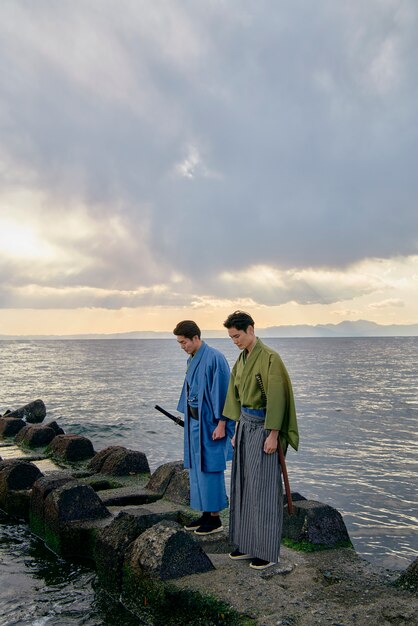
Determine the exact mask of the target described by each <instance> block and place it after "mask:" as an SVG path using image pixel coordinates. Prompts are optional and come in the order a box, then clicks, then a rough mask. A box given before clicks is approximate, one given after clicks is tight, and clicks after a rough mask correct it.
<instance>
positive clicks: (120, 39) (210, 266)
mask: <svg viewBox="0 0 418 626" xmlns="http://www.w3.org/2000/svg"><path fill="white" fill-rule="evenodd" d="M417 14H418V7H417V5H416V2H415V1H414V0H410V1H408V0H404V1H402V0H398V1H396V0H387V1H385V2H382V1H381V0H370V1H369V2H366V3H365V2H364V1H360V0H359V1H357V0H353V1H352V2H349V3H339V2H334V1H333V0H320V1H319V2H314V3H313V2H308V1H301V2H298V3H294V2H292V3H291V2H289V3H280V4H277V3H276V2H273V1H269V0H266V1H261V2H258V3H253V2H237V1H235V0H229V1H228V2H223V1H219V2H208V1H206V2H204V1H201V2H195V1H192V0H189V1H188V2H187V1H183V2H178V1H176V0H171V2H169V3H167V2H161V1H159V0H155V1H153V2H152V3H151V2H145V1H142V2H141V1H139V2H137V1H135V2H134V1H133V0H124V1H121V2H116V1H115V0H114V1H111V0H102V1H101V2H92V1H90V2H85V1H81V0H73V1H71V2H69V1H68V2H66V1H64V2H59V3H54V2H51V1H47V0H38V1H37V2H36V3H28V2H24V1H23V0H22V1H19V0H17V1H14V2H11V1H6V2H3V3H2V4H1V7H0V181H1V188H2V190H3V191H4V193H7V194H8V196H7V197H14V196H15V195H16V194H17V193H18V192H21V191H22V190H26V191H29V192H31V193H34V194H38V197H39V198H40V201H39V203H38V205H37V206H36V207H34V206H32V205H31V204H30V203H29V202H27V203H26V205H22V206H23V208H22V209H21V214H20V215H19V219H21V220H23V221H25V219H27V220H29V219H32V220H34V222H35V223H36V224H38V226H39V233H40V236H41V237H42V238H43V239H44V241H45V242H49V243H50V244H51V245H52V246H55V248H56V249H57V250H59V251H60V253H61V254H62V255H63V260H62V266H61V265H60V264H59V263H58V264H57V263H56V261H54V263H53V264H52V265H53V267H52V265H51V264H48V260H46V261H45V260H42V262H41V261H39V262H36V263H35V264H34V263H33V261H27V262H25V260H24V259H21V260H19V259H18V258H17V257H16V256H15V257H14V258H13V259H12V260H7V259H6V260H5V261H4V263H3V265H2V267H1V268H0V278H1V282H2V285H3V287H2V288H1V289H0V303H1V306H5V307H9V306H28V305H29V304H32V305H33V306H71V305H72V304H73V305H74V304H75V303H77V306H88V305H89V304H92V303H94V304H96V305H98V304H100V305H102V306H109V307H118V306H137V305H138V304H143V303H148V304H152V303H155V302H160V303H162V304H164V303H166V304H173V303H174V302H175V303H176V304H185V303H187V297H188V296H186V295H185V294H190V293H193V294H212V295H217V296H219V297H228V295H231V294H232V293H233V295H234V296H237V294H239V293H241V295H243V296H245V297H251V293H250V291H251V290H249V289H247V291H248V292H249V293H243V292H240V289H239V285H237V286H235V288H234V289H232V287H228V286H225V285H224V284H223V285H220V283H219V280H218V277H219V274H221V273H222V272H224V271H227V272H231V273H233V272H236V271H237V270H239V269H240V268H243V267H244V266H245V267H251V266H254V265H266V266H269V267H272V268H277V269H278V270H280V271H283V272H285V271H287V270H292V271H296V270H297V269H302V268H315V267H325V268H344V266H346V265H348V264H352V263H355V262H359V261H361V260H362V259H365V258H373V257H376V258H382V259H384V258H389V257H393V256H407V255H413V254H417V249H418V246H417V243H418V211H417V210H416V198H417V197H418V177H417V176H416V163H417V162H418V158H417V157H418V141H417V139H418V138H417V133H418V123H417V122H418V121H417V112H418V101H417V100H418V98H417V84H418V83H417V80H416V65H417V61H418V39H417V37H416V32H417V21H418V20H417ZM10 206H11V205H9V204H7V202H6V201H5V200H2V204H1V205H0V211H1V213H2V214H3V215H5V216H6V217H8V218H10V216H11V215H12V214H13V215H15V214H16V211H15V209H13V210H12V208H10ZM70 215H78V216H79V219H77V220H74V221H71V220H70V218H69V216H70ZM74 259H75V262H74ZM292 281H293V282H292ZM33 284H36V285H38V286H39V287H40V290H38V291H37V292H36V295H35V294H34V292H33V290H31V289H30V288H29V286H30V285H33ZM158 285H161V286H162V287H161V289H158ZM164 285H170V289H169V290H168V291H167V289H165V288H164V287H163V286H164ZM138 287H140V290H139V291H138ZM345 287H346V286H343V289H342V291H344V297H346V293H345V291H346V289H345ZM80 288H84V289H85V292H84V294H81V292H80ZM358 289H360V291H361V289H362V287H361V286H360V287H357V290H358ZM72 290H74V291H72ZM101 290H103V291H101ZM369 290H370V286H369V285H365V286H364V292H365V293H367V292H368V291H369ZM75 291H77V295H75ZM244 291H245V290H244ZM259 291H260V293H257V301H259V302H265V303H273V304H274V303H276V304H277V303H281V301H289V300H291V299H295V300H296V301H300V302H310V301H312V297H313V301H321V298H320V297H319V300H318V296H317V295H314V296H312V295H311V293H310V292H311V291H312V290H311V289H310V287H309V285H306V286H305V285H304V284H303V282H302V281H301V280H297V281H296V282H295V280H294V278H293V279H292V280H290V281H289V283H288V285H287V286H286V287H285V288H283V289H282V290H281V291H280V289H279V287H278V288H277V293H278V292H279V291H280V293H281V294H282V295H277V293H275V294H273V295H272V294H271V293H267V292H266V291H263V289H262V288H261V287H260V290H259ZM337 291H338V290H337ZM339 297H341V298H342V297H343V295H342V294H339V293H335V294H331V295H329V294H327V295H326V296H325V299H324V301H325V302H327V301H333V298H334V299H338V298H339Z"/></svg>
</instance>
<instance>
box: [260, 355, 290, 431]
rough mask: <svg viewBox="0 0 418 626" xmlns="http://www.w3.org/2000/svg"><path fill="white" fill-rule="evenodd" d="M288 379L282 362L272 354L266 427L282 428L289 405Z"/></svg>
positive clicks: (269, 370)
mask: <svg viewBox="0 0 418 626" xmlns="http://www.w3.org/2000/svg"><path fill="white" fill-rule="evenodd" d="M287 393H288V389H287V380H286V377H285V376H284V373H283V371H282V367H281V363H280V361H279V360H278V359H275V357H274V355H271V356H270V361H269V369H268V375H267V406H266V419H265V422H264V427H265V428H267V429H271V430H272V429H274V430H281V428H282V424H283V419H284V417H285V412H286V406H287Z"/></svg>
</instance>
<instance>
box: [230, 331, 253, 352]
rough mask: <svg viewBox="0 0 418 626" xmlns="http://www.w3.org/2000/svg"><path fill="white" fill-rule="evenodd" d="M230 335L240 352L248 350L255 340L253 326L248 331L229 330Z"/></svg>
mask: <svg viewBox="0 0 418 626" xmlns="http://www.w3.org/2000/svg"><path fill="white" fill-rule="evenodd" d="M228 335H229V336H230V337H231V339H232V341H233V342H234V344H235V345H236V346H237V347H238V348H239V349H240V350H245V349H247V348H248V347H249V346H251V345H252V344H253V343H254V339H255V335H254V328H253V326H248V328H247V330H237V329H236V328H234V327H232V328H228Z"/></svg>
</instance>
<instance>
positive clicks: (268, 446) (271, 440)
mask: <svg viewBox="0 0 418 626" xmlns="http://www.w3.org/2000/svg"><path fill="white" fill-rule="evenodd" d="M278 437H279V431H278V430H272V431H270V434H269V435H268V437H267V439H266V440H265V442H264V452H265V453H266V454H273V453H274V452H276V451H277V439H278Z"/></svg>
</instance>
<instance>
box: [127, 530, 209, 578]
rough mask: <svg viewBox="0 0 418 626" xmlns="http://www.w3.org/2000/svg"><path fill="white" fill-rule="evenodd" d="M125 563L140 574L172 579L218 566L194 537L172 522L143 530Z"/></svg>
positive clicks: (131, 547)
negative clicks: (214, 564)
mask: <svg viewBox="0 0 418 626" xmlns="http://www.w3.org/2000/svg"><path fill="white" fill-rule="evenodd" d="M125 566H126V567H127V569H128V570H131V571H136V572H137V573H138V574H139V575H140V576H147V577H150V578H157V579H160V580H172V579H174V578H180V577H182V576H188V575H190V574H198V573H202V572H208V571H210V570H213V569H215V568H214V566H213V564H212V562H211V560H210V559H209V557H208V556H207V554H205V553H204V552H203V550H202V548H201V547H200V545H199V544H198V543H197V541H195V540H194V538H193V537H192V536H191V535H190V533H188V532H187V531H185V530H184V529H183V528H182V527H181V526H180V525H179V524H177V523H176V522H173V521H168V520H167V521H163V522H159V523H158V524H155V525H154V526H152V528H149V529H148V530H146V531H144V532H143V533H142V534H141V535H140V536H139V537H138V538H137V539H135V541H134V542H133V543H132V544H131V546H130V548H129V549H128V550H127V553H126V558H125Z"/></svg>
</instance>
